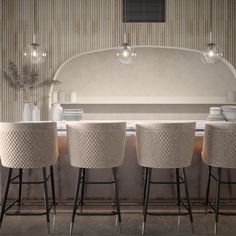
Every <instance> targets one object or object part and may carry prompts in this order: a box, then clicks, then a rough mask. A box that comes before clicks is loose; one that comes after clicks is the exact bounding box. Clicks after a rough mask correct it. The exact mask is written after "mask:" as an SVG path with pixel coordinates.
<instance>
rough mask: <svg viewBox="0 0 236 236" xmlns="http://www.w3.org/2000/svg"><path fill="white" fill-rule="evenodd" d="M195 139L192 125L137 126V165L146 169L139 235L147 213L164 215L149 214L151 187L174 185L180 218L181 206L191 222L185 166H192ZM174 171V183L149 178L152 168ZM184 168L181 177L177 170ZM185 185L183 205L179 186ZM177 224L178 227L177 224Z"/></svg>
mask: <svg viewBox="0 0 236 236" xmlns="http://www.w3.org/2000/svg"><path fill="white" fill-rule="evenodd" d="M194 137H195V123H194V122H189V123H145V124H141V123H140V124H137V125H136V147H137V158H138V164H139V165H140V166H142V167H145V186H144V210H143V215H144V220H143V227H142V233H144V231H145V224H146V219H147V215H148V214H152V215H160V214H161V215H163V214H164V215H166V213H160V214H159V213H157V214H155V213H149V212H148V201H149V191H150V184H176V187H177V196H178V199H177V204H178V209H179V213H178V215H180V206H181V205H183V206H184V207H185V208H186V210H187V212H188V214H189V216H190V221H191V223H192V222H193V217H192V210H191V204H190V200H189V193H188V185H187V178H186V174H185V167H188V166H190V165H191V161H192V155H193V147H194ZM154 168H155V169H157V168H159V169H175V170H176V181H175V182H169V181H167V182H155V181H152V179H151V173H152V169H154ZM180 168H182V169H183V176H181V175H180V173H179V169H180ZM181 183H184V184H185V193H186V198H187V207H186V204H184V202H183V201H182V200H181V199H180V184H181ZM178 225H179V224H178Z"/></svg>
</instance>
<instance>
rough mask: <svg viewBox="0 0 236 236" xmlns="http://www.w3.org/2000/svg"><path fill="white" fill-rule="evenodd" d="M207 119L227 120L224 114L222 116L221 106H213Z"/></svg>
mask: <svg viewBox="0 0 236 236" xmlns="http://www.w3.org/2000/svg"><path fill="white" fill-rule="evenodd" d="M207 120H210V121H223V120H225V118H224V116H222V114H221V108H220V107H211V108H210V114H209V115H208V117H207Z"/></svg>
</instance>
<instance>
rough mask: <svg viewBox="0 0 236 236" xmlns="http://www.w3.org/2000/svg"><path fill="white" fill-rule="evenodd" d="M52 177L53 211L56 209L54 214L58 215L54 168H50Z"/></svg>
mask: <svg viewBox="0 0 236 236" xmlns="http://www.w3.org/2000/svg"><path fill="white" fill-rule="evenodd" d="M50 175H51V188H52V201H53V209H54V214H55V215H56V197H55V196H56V194H55V184H54V173H53V166H50Z"/></svg>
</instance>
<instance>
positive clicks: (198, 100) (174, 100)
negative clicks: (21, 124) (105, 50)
mask: <svg viewBox="0 0 236 236" xmlns="http://www.w3.org/2000/svg"><path fill="white" fill-rule="evenodd" d="M61 104H62V105H73V104H74V105H78V104H87V105H89V104H94V105H96V104H97V105H102V104H104V105H105V104H108V105H112V104H137V105H138V104H140V105H142V104H149V105H152V104H153V105H155V104H156V105H158V104H159V105H161V104H166V105H168V104H170V105H171V104H173V105H191V104H192V105H195V104H196V105H201V104H202V105H204V104H206V105H211V104H219V105H223V104H232V105H233V104H236V102H234V101H227V98H226V97H223V96H222V97H148V96H146V97H78V101H77V102H61Z"/></svg>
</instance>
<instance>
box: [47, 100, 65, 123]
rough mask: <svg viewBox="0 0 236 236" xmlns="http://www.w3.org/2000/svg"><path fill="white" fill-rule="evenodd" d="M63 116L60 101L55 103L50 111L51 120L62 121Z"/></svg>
mask: <svg viewBox="0 0 236 236" xmlns="http://www.w3.org/2000/svg"><path fill="white" fill-rule="evenodd" d="M62 118H63V108H62V107H61V104H60V103H53V104H52V107H51V111H50V120H52V121H61V120H62Z"/></svg>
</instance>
